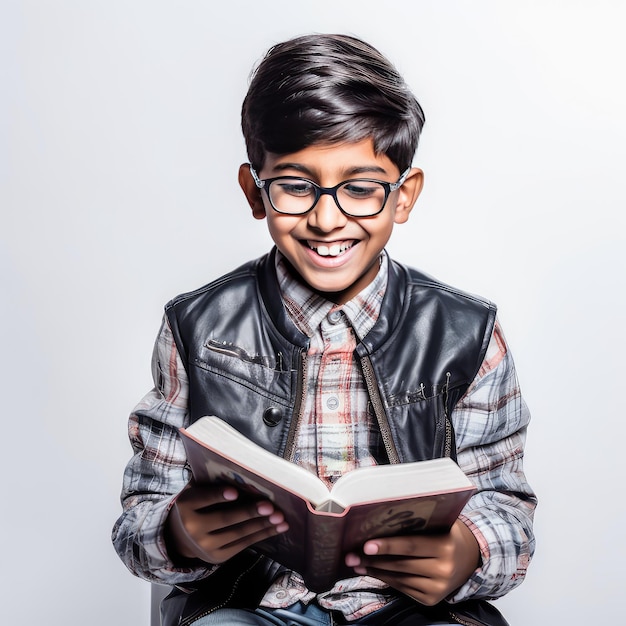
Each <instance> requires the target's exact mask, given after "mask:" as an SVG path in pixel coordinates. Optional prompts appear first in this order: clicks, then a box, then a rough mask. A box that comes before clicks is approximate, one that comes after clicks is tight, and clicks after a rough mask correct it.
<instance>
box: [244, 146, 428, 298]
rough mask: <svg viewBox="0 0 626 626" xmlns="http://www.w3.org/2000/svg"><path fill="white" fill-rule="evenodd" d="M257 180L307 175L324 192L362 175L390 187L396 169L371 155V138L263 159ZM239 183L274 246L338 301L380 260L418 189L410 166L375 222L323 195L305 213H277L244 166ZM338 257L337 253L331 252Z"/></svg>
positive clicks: (419, 176) (366, 279)
mask: <svg viewBox="0 0 626 626" xmlns="http://www.w3.org/2000/svg"><path fill="white" fill-rule="evenodd" d="M257 174H258V176H259V178H260V179H261V180H264V179H268V178H274V177H277V176H298V177H303V178H307V179H309V180H312V181H313V182H315V183H317V184H318V185H320V186H322V187H334V186H335V185H337V184H338V183H341V182H343V181H345V180H348V179H355V178H356V179H359V178H368V179H375V180H380V181H385V182H388V183H395V182H396V181H397V180H398V179H399V178H400V174H401V172H400V171H399V170H398V168H397V167H396V166H395V165H394V164H393V163H392V162H391V160H390V159H389V158H388V157H387V156H385V155H383V154H378V155H377V154H376V153H375V152H374V147H373V143H372V141H371V140H369V139H367V140H363V141H360V142H358V143H342V144H336V145H315V146H310V147H308V148H305V149H304V150H300V151H299V152H295V153H293V154H288V155H280V156H279V155H274V154H268V155H267V156H266V159H265V164H264V165H263V168H262V169H261V171H260V172H257ZM239 183H240V185H241V187H242V189H243V191H244V193H245V194H246V197H247V199H248V202H249V203H250V206H251V207H252V214H253V216H254V217H255V218H257V219H263V218H266V219H267V223H268V228H269V232H270V235H271V237H272V239H273V240H274V243H275V244H276V247H277V248H278V249H279V250H280V251H281V252H282V253H283V255H284V256H285V257H286V258H287V259H288V260H289V262H290V263H291V265H292V267H293V268H294V269H295V270H296V271H297V272H298V274H299V275H300V277H301V278H302V280H304V281H305V282H306V283H307V284H308V285H309V286H310V287H312V288H313V289H314V290H316V291H318V292H320V293H322V294H323V295H324V296H325V297H326V298H328V299H330V300H332V301H334V302H336V303H337V304H343V303H345V302H347V301H348V300H350V299H351V298H353V297H354V296H355V295H356V294H358V293H359V292H360V291H361V290H362V289H363V288H364V287H366V286H367V285H368V284H369V283H370V282H371V281H372V280H373V279H374V277H375V276H376V274H377V272H378V267H379V261H378V260H379V257H380V253H381V252H382V250H383V248H384V247H385V245H386V244H387V242H388V241H389V237H390V236H391V232H392V230H393V226H394V224H401V223H403V222H406V220H407V219H408V217H409V213H410V212H411V209H412V208H413V205H414V204H415V201H416V200H417V197H418V195H419V193H420V191H421V189H422V183H423V173H422V172H421V170H418V169H415V168H413V169H411V171H410V173H409V175H408V176H407V178H406V180H405V181H404V183H403V184H402V186H401V187H400V188H399V189H397V190H396V191H392V192H391V193H390V194H389V197H388V199H387V202H386V204H385V207H384V209H383V210H382V212H380V213H379V214H378V215H375V216H373V217H359V218H355V217H349V216H347V215H345V214H344V213H342V212H341V211H340V210H339V208H338V207H337V205H336V204H335V200H334V199H333V197H332V196H330V195H327V194H325V195H322V196H321V197H320V198H319V200H318V202H317V204H316V205H315V207H314V208H313V209H312V210H311V211H309V212H308V213H306V214H304V215H285V214H282V213H277V212H276V211H275V210H274V209H273V208H272V206H271V204H270V202H269V199H268V197H267V194H266V192H265V191H264V190H261V189H259V188H258V187H257V186H256V184H255V182H254V179H253V178H252V175H251V173H250V170H249V167H248V165H247V164H244V165H242V166H241V168H240V170H239ZM320 252H322V254H320ZM337 252H338V254H337Z"/></svg>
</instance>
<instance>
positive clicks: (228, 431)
mask: <svg viewBox="0 0 626 626" xmlns="http://www.w3.org/2000/svg"><path fill="white" fill-rule="evenodd" d="M184 432H185V434H186V435H187V436H189V437H190V438H192V439H194V440H195V441H197V442H198V443H199V444H200V445H202V446H203V447H204V448H206V449H207V450H208V451H212V452H213V454H215V455H217V456H218V457H223V458H225V459H228V460H230V461H234V462H235V463H236V464H237V465H240V466H241V467H242V468H246V469H248V470H249V471H251V472H253V473H256V474H259V475H260V476H263V477H264V478H266V479H267V480H270V481H271V482H273V483H276V484H277V485H280V486H282V487H283V488H284V489H286V490H288V491H291V492H293V493H298V494H300V495H301V496H302V497H303V498H305V499H307V500H309V501H310V502H311V504H312V505H313V506H314V507H317V506H318V505H319V504H321V503H323V502H325V501H327V500H328V498H329V491H328V488H327V487H326V485H325V484H324V483H323V482H322V481H321V480H320V479H319V478H318V477H317V476H316V475H315V474H312V473H311V472H309V471H308V470H306V469H305V468H303V467H301V466H299V465H296V464H295V463H291V462H290V461H287V460H286V459H284V458H282V457H280V456H277V455H275V454H273V453H272V452H269V451H268V450H265V449H264V448H262V447H261V446H258V445H257V444H256V443H254V442H253V441H250V439H248V438H247V437H246V436H245V435H242V434H241V433H240V432H239V431H237V430H236V429H235V428H233V427H232V426H230V425H229V424H227V423H226V422H224V421H223V420H221V419H219V418H217V417H213V416H210V417H202V418H200V419H199V420H197V421H196V422H194V423H193V424H191V425H190V426H189V427H188V428H186V429H184ZM230 472H232V474H233V475H232V476H231V477H230V478H231V479H233V478H234V479H235V480H236V479H237V478H238V477H237V473H238V472H237V469H236V468H234V467H231V468H230ZM224 477H225V476H224ZM250 481H251V478H250V477H247V478H246V482H250Z"/></svg>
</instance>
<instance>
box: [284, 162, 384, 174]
mask: <svg viewBox="0 0 626 626" xmlns="http://www.w3.org/2000/svg"><path fill="white" fill-rule="evenodd" d="M272 169H274V170H275V171H276V173H280V172H283V171H285V170H296V171H298V172H301V173H303V174H306V175H307V176H309V177H314V176H315V174H314V173H313V171H312V170H310V169H309V168H308V167H307V166H306V165H303V164H302V163H277V164H276V165H274V167H273V168H272ZM387 173H388V172H387V171H386V170H385V168H384V167H381V166H380V165H373V164H372V165H356V166H354V167H350V168H347V169H346V170H345V173H344V175H345V176H348V177H350V176H357V175H359V174H387Z"/></svg>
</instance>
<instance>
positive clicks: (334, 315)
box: [328, 310, 341, 324]
mask: <svg viewBox="0 0 626 626" xmlns="http://www.w3.org/2000/svg"><path fill="white" fill-rule="evenodd" d="M328 321H329V322H330V323H331V324H337V323H338V322H340V321H341V311H339V310H335V311H331V312H330V313H329V314H328Z"/></svg>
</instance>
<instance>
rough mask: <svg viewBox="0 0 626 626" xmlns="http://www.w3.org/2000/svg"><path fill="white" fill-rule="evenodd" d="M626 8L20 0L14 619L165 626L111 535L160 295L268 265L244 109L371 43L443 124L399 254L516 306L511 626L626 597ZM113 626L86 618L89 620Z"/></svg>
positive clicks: (6, 168)
mask: <svg viewBox="0 0 626 626" xmlns="http://www.w3.org/2000/svg"><path fill="white" fill-rule="evenodd" d="M625 18H626V11H625V9H624V3H622V2H617V1H616V2H609V1H597V0H594V1H591V0H589V1H587V2H581V1H578V2H575V1H571V2H556V1H550V0H542V1H540V2H539V1H530V2H528V1H527V2H509V1H506V2H503V1H487V0H473V1H472V2H471V3H470V2H457V1H445V2H442V1H436V0H412V1H410V2H409V1H406V2H394V1H393V0H388V1H387V2H372V1H370V0H358V1H357V0H350V1H344V2H330V1H327V0H317V1H316V2H314V3H312V2H307V3H304V2H303V3H293V2H283V1H280V0H279V1H274V2H269V3H260V2H245V1H239V2H237V1H235V2H230V3H223V4H222V5H218V4H217V3H212V2H209V1H208V0H207V1H198V0H185V1H178V2H174V1H170V2H164V1H159V0H156V1H155V0H150V1H135V0H134V1H128V0H127V1H124V2H122V1H119V0H106V1H86V0H82V1H79V0H76V1H74V2H72V1H70V0H59V1H57V2H45V1H43V0H41V1H39V2H35V1H25V2H17V1H11V0H8V1H7V0H0V90H1V94H0V209H1V212H2V221H1V223H0V294H1V295H0V297H1V303H2V306H1V307H0V333H2V335H1V338H0V339H1V345H2V352H1V354H2V358H1V360H0V393H1V394H2V470H3V478H4V481H3V482H4V494H3V504H2V516H1V518H0V542H1V543H0V557H1V558H2V568H1V573H0V576H1V577H2V581H1V582H2V584H1V585H0V589H1V590H2V591H1V593H2V602H1V603H0V621H1V622H2V623H3V624H13V625H15V624H19V625H21V624H28V625H30V624H37V623H41V624H61V623H62V624H71V625H74V624H75V625H77V626H78V625H79V624H83V623H89V624H92V625H96V626H105V625H110V624H120V625H125V624H147V623H148V605H149V595H148V594H149V585H147V584H146V583H144V582H142V581H139V580H137V579H135V578H134V577H133V576H131V575H130V574H129V573H128V572H127V571H126V569H125V568H124V566H123V565H122V564H121V562H120V561H119V560H118V558H117V556H116V555H115V553H114V552H113V549H112V547H111V545H110V541H109V535H110V529H111V526H112V524H113V522H114V520H115V519H116V517H117V516H118V514H119V504H118V494H119V489H120V484H121V476H122V471H123V467H124V464H125V462H126V460H127V458H128V457H129V454H130V447H129V446H128V442H127V439H126V433H125V429H126V419H127V415H128V413H129V411H130V409H131V408H132V407H133V405H134V404H135V403H136V402H137V401H138V400H139V398H140V397H141V396H142V395H143V394H144V393H145V392H146V391H147V390H148V389H149V388H150V387H151V380H150V372H149V360H150V354H151V350H152V342H153V340H154V337H155V336H156V332H157V330H158V326H159V323H160V318H161V312H162V306H163V304H164V303H165V302H166V301H167V300H168V299H169V298H170V297H172V296H174V295H176V294H177V293H180V292H182V291H185V290H189V289H193V288H195V287H197V286H200V285H201V284H204V283H206V282H208V281H209V280H211V279H212V278H215V277H217V276H218V275H220V274H221V273H223V272H225V271H227V270H228V269H231V268H232V267H234V266H235V265H237V264H239V263H240V262H243V261H244V260H247V259H249V258H252V257H255V256H257V255H259V254H261V253H263V252H264V251H265V250H266V249H267V248H268V246H269V243H270V242H269V238H268V235H267V234H266V232H265V226H264V224H263V223H260V222H256V221H255V220H253V219H252V218H251V216H250V215H249V211H248V209H247V205H246V203H245V201H244V199H243V196H242V195H241V193H240V191H239V189H238V186H237V180H236V176H237V168H238V165H239V164H240V163H241V162H242V161H244V160H245V153H244V149H243V142H242V140H241V138H240V131H239V117H238V116H239V107H240V104H241V100H242V98H243V95H244V93H245V91H246V88H247V81H248V75H249V71H250V69H251V67H252V65H253V64H254V63H255V62H256V61H257V60H258V58H259V57H260V56H261V55H262V53H263V52H264V51H265V50H266V48H267V47H268V46H270V45H271V44H273V43H275V42H277V41H280V40H282V39H285V38H288V37H291V36H294V35H297V34H302V33H308V32H312V31H325V32H329V31H340V32H348V33H353V34H356V35H358V36H361V37H364V38H365V39H367V40H369V41H370V42H371V43H373V44H374V45H376V46H377V47H379V48H380V49H381V50H382V51H383V52H384V53H386V54H387V55H388V56H389V57H390V58H391V59H392V60H393V61H394V62H395V63H396V65H397V66H398V68H399V69H400V71H401V72H402V73H403V74H404V75H405V76H406V78H407V80H408V82H409V83H410V84H411V86H412V87H413V89H414V91H415V92H416V94H417V96H418V98H419V99H420V101H421V102H422V104H423V106H424V109H425V111H426V115H427V126H426V129H425V133H424V136H423V142H422V145H421V147H420V150H419V152H418V156H417V158H416V161H415V164H416V165H417V166H420V167H422V168H423V169H424V170H425V172H426V185H425V189H424V192H423V194H422V197H421V198H420V200H419V203H418V205H417V207H416V209H415V211H414V212H413V214H412V217H411V220H410V221H409V222H408V224H406V225H402V226H399V227H398V228H397V230H396V232H395V233H394V236H393V239H392V243H391V244H390V246H389V248H390V250H391V252H392V253H393V254H394V255H395V256H396V257H397V258H399V259H401V260H403V261H405V262H407V263H409V264H411V265H414V266H417V267H420V268H422V269H424V270H425V271H427V272H429V273H432V274H434V275H436V276H438V277H439V278H441V279H443V280H445V281H447V282H450V283H452V284H455V285H457V286H460V287H462V288H464V289H466V290H468V291H472V292H476V293H480V294H482V295H484V296H486V297H489V298H491V299H492V300H494V301H496V302H497V303H498V304H499V307H500V317H501V320H502V323H503V326H504V329H505V331H506V334H507V337H508V339H509V341H510V343H511V345H512V348H513V352H514V355H515V358H516V362H517V365H518V370H519V375H520V379H521V383H522V388H523V391H524V393H525V396H526V398H527V400H528V403H529V405H530V407H531V410H532V412H533V423H532V428H531V430H530V437H529V442H528V451H527V462H526V467H527V473H528V476H529V479H530V480H531V483H532V485H533V486H534V487H535V489H536V491H537V492H538V494H539V496H540V498H541V504H540V507H539V509H538V512H537V520H536V529H537V538H538V551H537V556H536V559H535V561H534V563H533V565H532V566H531V569H530V573H529V577H528V580H527V581H526V582H525V583H524V584H523V585H522V586H521V587H520V588H519V589H517V590H516V591H514V592H512V593H511V594H510V595H509V596H508V597H506V598H505V599H503V600H501V601H500V602H499V603H498V604H499V606H500V607H501V608H502V609H503V610H505V611H506V614H507V616H508V618H509V620H510V621H511V624H512V625H513V626H525V625H531V624H532V625H533V626H535V625H543V624H546V625H547V624H580V625H582V624H585V625H587V624H596V623H601V622H602V621H603V620H604V621H605V622H607V623H608V622H609V621H611V620H612V618H614V616H615V614H616V611H615V609H616V608H617V607H618V605H621V602H620V592H621V588H622V584H621V576H620V575H621V573H622V571H623V568H622V563H623V561H624V557H625V556H626V554H625V550H624V540H623V530H622V529H623V519H624V513H625V505H624V499H623V497H622V492H623V486H622V483H623V481H622V480H620V479H621V478H623V468H622V464H621V462H620V461H621V454H622V451H621V450H622V443H623V440H624V434H625V420H624V418H623V406H624V402H623V399H622V389H623V388H622V385H623V378H624V375H623V374H624V367H623V351H624V303H625V302H624V269H625V264H624V243H625V241H624V240H625V236H624V230H625V228H624V227H625V217H624V182H623V181H624V166H625V165H626V159H625V156H626V149H625V146H626V141H625V140H626V118H625V114H624V111H625V110H626V92H625V88H624V77H623V61H624V58H625V57H626V45H625V43H624V38H623V36H622V27H623V24H624V23H625ZM87 616H89V617H87Z"/></svg>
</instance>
